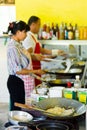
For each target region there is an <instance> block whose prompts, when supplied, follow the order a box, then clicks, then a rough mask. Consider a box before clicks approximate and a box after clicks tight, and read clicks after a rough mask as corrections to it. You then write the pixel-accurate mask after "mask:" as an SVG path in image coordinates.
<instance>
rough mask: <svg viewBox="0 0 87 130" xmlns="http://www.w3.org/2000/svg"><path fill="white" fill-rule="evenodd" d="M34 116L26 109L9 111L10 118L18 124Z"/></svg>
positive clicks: (13, 122) (12, 122)
mask: <svg viewBox="0 0 87 130" xmlns="http://www.w3.org/2000/svg"><path fill="white" fill-rule="evenodd" d="M32 119H33V116H32V115H31V114H29V113H27V112H24V111H10V112H9V113H8V120H9V122H10V123H11V124H13V125H18V123H19V122H29V121H31V120H32Z"/></svg>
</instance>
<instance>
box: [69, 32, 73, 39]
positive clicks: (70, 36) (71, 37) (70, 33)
mask: <svg viewBox="0 0 87 130" xmlns="http://www.w3.org/2000/svg"><path fill="white" fill-rule="evenodd" d="M68 39H69V40H72V39H73V32H72V31H69V32H68Z"/></svg>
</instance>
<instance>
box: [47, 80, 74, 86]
mask: <svg viewBox="0 0 87 130" xmlns="http://www.w3.org/2000/svg"><path fill="white" fill-rule="evenodd" d="M67 82H70V83H71V84H73V83H74V79H56V80H51V81H49V84H50V86H51V87H52V86H65V87H66V86H67Z"/></svg>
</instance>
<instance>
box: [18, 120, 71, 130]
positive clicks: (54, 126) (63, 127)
mask: <svg viewBox="0 0 87 130" xmlns="http://www.w3.org/2000/svg"><path fill="white" fill-rule="evenodd" d="M19 125H21V126H27V127H30V128H31V127H32V126H33V127H36V129H37V130H69V126H68V125H67V124H64V123H62V122H57V121H53V120H49V121H48V120H47V121H46V120H45V121H38V122H36V123H35V122H33V123H32V124H31V123H24V122H19Z"/></svg>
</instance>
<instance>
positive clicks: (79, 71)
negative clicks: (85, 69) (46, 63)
mask: <svg viewBox="0 0 87 130" xmlns="http://www.w3.org/2000/svg"><path fill="white" fill-rule="evenodd" d="M72 69H74V71H73V70H72ZM72 69H70V70H69V71H68V72H66V73H64V70H63V69H61V70H57V69H51V70H45V71H46V73H49V74H56V75H61V76H75V75H78V74H82V68H72Z"/></svg>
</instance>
